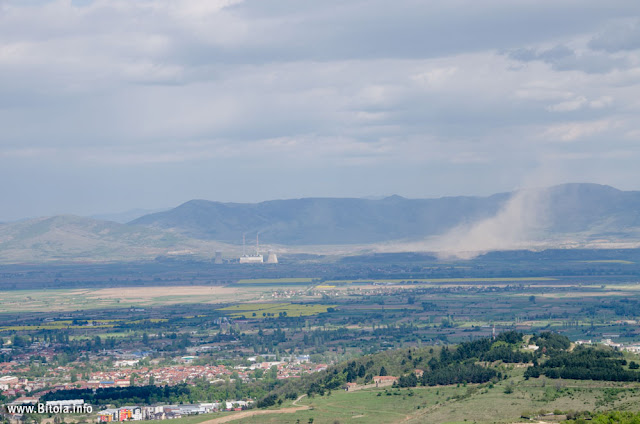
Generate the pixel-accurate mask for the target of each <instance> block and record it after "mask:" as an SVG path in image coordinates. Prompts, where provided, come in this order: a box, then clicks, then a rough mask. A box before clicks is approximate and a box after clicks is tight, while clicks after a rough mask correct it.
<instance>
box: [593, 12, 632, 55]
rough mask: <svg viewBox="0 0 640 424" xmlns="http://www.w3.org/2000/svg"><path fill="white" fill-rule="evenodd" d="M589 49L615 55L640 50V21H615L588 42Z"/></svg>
mask: <svg viewBox="0 0 640 424" xmlns="http://www.w3.org/2000/svg"><path fill="white" fill-rule="evenodd" d="M589 47H590V48H592V49H594V50H603V51H606V52H609V53H616V52H619V51H625V50H637V49H640V19H637V18H636V19H631V20H628V19H626V20H622V21H616V22H615V23H613V24H610V25H608V26H607V28H606V29H604V30H603V31H602V32H600V33H599V34H598V35H596V36H595V37H593V38H592V39H591V40H590V41H589Z"/></svg>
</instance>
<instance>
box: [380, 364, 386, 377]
mask: <svg viewBox="0 0 640 424" xmlns="http://www.w3.org/2000/svg"><path fill="white" fill-rule="evenodd" d="M385 375H387V369H386V368H385V367H384V365H383V366H382V368H380V376H385Z"/></svg>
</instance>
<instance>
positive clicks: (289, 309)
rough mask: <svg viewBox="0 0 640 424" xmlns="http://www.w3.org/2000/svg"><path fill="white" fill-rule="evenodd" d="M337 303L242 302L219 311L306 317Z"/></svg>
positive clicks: (231, 314) (251, 314)
mask: <svg viewBox="0 0 640 424" xmlns="http://www.w3.org/2000/svg"><path fill="white" fill-rule="evenodd" d="M335 306H336V305H317V304H305V305H302V304H297V303H241V304H239V305H233V306H227V307H226V308H220V309H218V311H221V312H224V313H226V314H228V315H230V316H232V317H234V318H241V317H247V318H248V317H255V318H262V317H266V316H269V314H271V316H279V315H280V314H282V313H286V315H287V316H289V317H304V316H311V315H317V314H322V313H325V312H327V308H335Z"/></svg>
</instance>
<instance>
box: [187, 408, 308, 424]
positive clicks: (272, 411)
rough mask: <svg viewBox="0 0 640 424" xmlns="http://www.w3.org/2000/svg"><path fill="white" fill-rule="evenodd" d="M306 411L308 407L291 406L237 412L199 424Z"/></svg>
mask: <svg viewBox="0 0 640 424" xmlns="http://www.w3.org/2000/svg"><path fill="white" fill-rule="evenodd" d="M307 409H309V407H308V406H293V407H290V408H282V409H267V410H257V411H253V410H250V411H242V412H238V413H237V414H233V415H227V416H226V417H220V418H214V419H212V420H207V421H203V422H201V423H200V424H221V423H228V422H230V421H235V420H239V419H242V418H249V417H255V416H256V415H271V414H292V413H294V412H298V411H306V410H307Z"/></svg>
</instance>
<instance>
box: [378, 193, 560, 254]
mask: <svg viewBox="0 0 640 424" xmlns="http://www.w3.org/2000/svg"><path fill="white" fill-rule="evenodd" d="M548 211H549V193H548V189H547V188H535V189H521V190H518V191H516V192H514V193H513V195H512V196H511V197H510V198H509V199H508V200H507V201H506V202H505V203H504V205H503V206H502V207H501V208H500V210H499V211H498V212H497V213H496V214H495V215H493V216H491V217H489V218H485V219H481V220H479V221H474V222H470V223H463V224H460V225H458V226H456V227H454V228H452V229H451V230H449V231H448V232H446V233H445V234H442V235H439V236H433V237H429V238H428V239H426V240H424V241H421V242H413V243H403V244H396V245H393V244H388V245H386V246H381V247H380V249H379V250H380V251H387V252H389V251H428V252H433V253H435V254H436V255H437V256H438V257H440V258H442V259H447V258H459V259H471V258H474V257H476V256H478V255H481V254H483V253H486V252H489V251H493V250H513V249H535V248H540V247H543V246H544V245H545V241H544V240H545V238H544V235H545V228H546V227H547V226H548V222H549V212H548Z"/></svg>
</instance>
